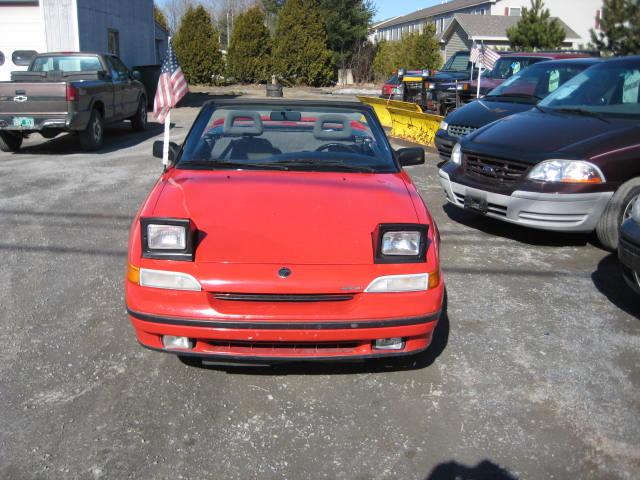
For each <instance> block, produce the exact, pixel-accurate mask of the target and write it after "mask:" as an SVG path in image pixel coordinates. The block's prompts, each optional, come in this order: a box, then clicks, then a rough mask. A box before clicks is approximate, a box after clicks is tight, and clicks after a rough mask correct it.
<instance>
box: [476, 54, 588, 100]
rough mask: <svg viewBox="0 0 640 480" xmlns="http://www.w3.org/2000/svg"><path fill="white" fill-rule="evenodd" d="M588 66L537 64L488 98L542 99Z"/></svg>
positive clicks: (492, 92)
mask: <svg viewBox="0 0 640 480" xmlns="http://www.w3.org/2000/svg"><path fill="white" fill-rule="evenodd" d="M588 66H589V65H586V64H577V63H565V64H562V63H560V64H559V63H557V62H541V63H536V64H535V65H533V66H531V67H529V68H527V69H525V70H522V71H521V72H520V73H518V74H516V75H514V76H513V77H511V78H509V79H508V80H506V81H505V82H504V83H502V84H501V85H499V86H498V87H496V88H494V89H493V90H492V91H491V92H490V93H489V94H488V95H487V97H486V98H488V99H491V97H505V96H506V97H508V96H513V97H520V98H523V99H524V98H525V97H530V98H531V99H533V100H536V99H541V98H544V97H546V96H547V95H549V94H550V93H552V92H555V91H556V90H557V89H558V88H559V87H560V86H561V85H563V84H564V83H565V82H567V81H569V80H571V79H572V78H573V77H575V76H576V75H578V74H579V73H580V72H582V71H584V70H585V69H586V68H587V67H588Z"/></svg>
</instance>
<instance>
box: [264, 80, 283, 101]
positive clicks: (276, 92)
mask: <svg viewBox="0 0 640 480" xmlns="http://www.w3.org/2000/svg"><path fill="white" fill-rule="evenodd" d="M282 96H283V93H282V85H280V84H279V83H278V84H276V85H273V84H272V83H267V97H273V98H280V97H282Z"/></svg>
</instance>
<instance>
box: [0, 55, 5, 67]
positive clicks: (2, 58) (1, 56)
mask: <svg viewBox="0 0 640 480" xmlns="http://www.w3.org/2000/svg"><path fill="white" fill-rule="evenodd" d="M2 65H4V53H2V52H0V67H1V66H2Z"/></svg>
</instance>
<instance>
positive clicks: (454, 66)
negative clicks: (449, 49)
mask: <svg viewBox="0 0 640 480" xmlns="http://www.w3.org/2000/svg"><path fill="white" fill-rule="evenodd" d="M470 70H471V62H469V53H468V52H467V53H456V54H455V55H454V56H453V57H451V58H450V59H449V60H447V63H445V64H444V67H442V71H447V72H468V71H470Z"/></svg>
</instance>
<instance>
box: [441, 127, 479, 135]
mask: <svg viewBox="0 0 640 480" xmlns="http://www.w3.org/2000/svg"><path fill="white" fill-rule="evenodd" d="M476 130H477V128H475V127H467V126H465V125H449V129H448V130H447V133H449V135H451V136H452V137H456V138H462V137H464V136H465V135H469V134H470V133H472V132H475V131H476Z"/></svg>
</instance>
